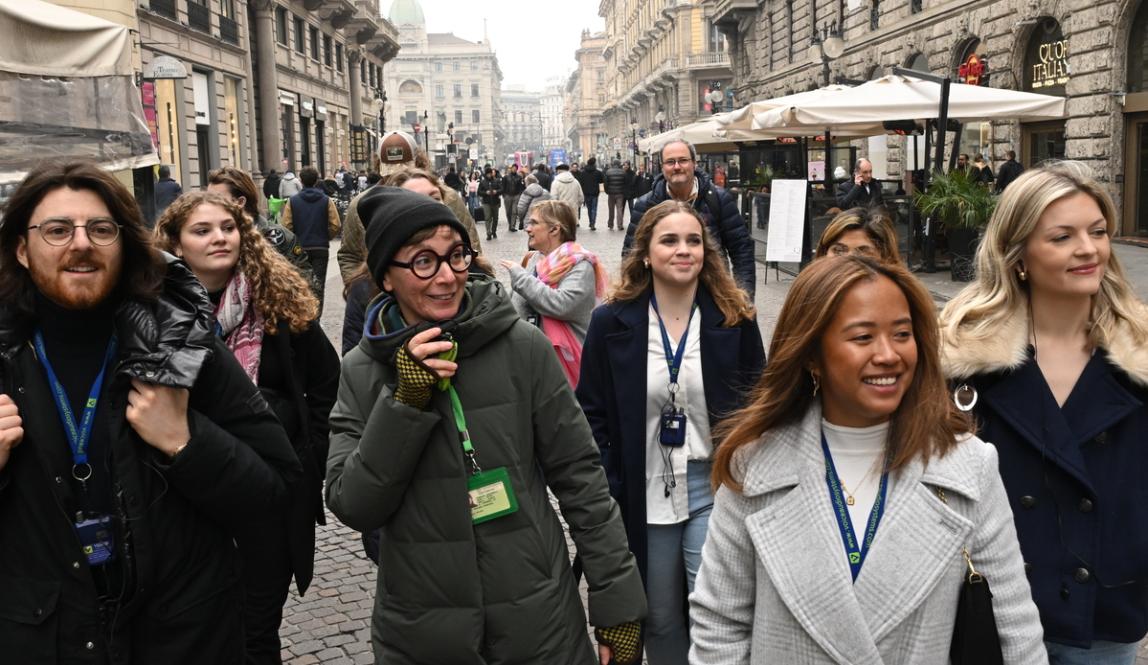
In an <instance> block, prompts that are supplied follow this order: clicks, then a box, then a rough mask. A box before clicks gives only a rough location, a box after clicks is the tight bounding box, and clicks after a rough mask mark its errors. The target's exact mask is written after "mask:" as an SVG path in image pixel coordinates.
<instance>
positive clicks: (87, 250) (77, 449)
mask: <svg viewBox="0 0 1148 665" xmlns="http://www.w3.org/2000/svg"><path fill="white" fill-rule="evenodd" d="M210 320H211V305H210V302H209V301H208V300H207V296H206V294H205V293H204V292H203V289H202V287H201V286H199V284H198V283H197V282H196V281H195V278H194V276H192V275H191V273H190V271H188V269H187V268H186V267H185V266H184V265H183V264H182V263H178V262H174V259H171V262H169V260H167V259H165V257H164V256H163V255H162V254H160V253H159V252H158V251H156V250H155V249H154V248H152V246H151V243H150V242H149V238H148V232H147V229H146V227H145V226H144V221H143V218H142V216H141V215H140V211H139V208H138V206H137V205H136V203H135V201H134V200H133V199H132V197H131V194H130V193H129V192H128V191H127V190H126V189H125V188H124V187H123V185H121V184H120V183H119V182H118V181H117V180H116V179H115V178H114V177H112V176H111V175H110V174H108V173H106V172H104V171H102V170H101V169H100V168H98V167H97V166H95V165H94V164H91V163H88V162H53V163H48V164H45V165H43V166H41V167H38V168H37V169H35V170H33V171H32V172H31V173H29V174H28V176H27V177H26V178H25V180H24V181H23V182H22V183H21V184H20V186H19V187H18V188H17V189H16V191H15V192H14V193H13V194H12V197H11V198H10V199H8V201H7V204H6V206H5V208H4V223H3V225H0V543H3V546H2V547H0V589H3V591H2V592H0V653H5V654H15V655H14V656H13V657H15V658H16V659H17V660H20V662H93V663H129V662H130V663H204V664H205V665H206V664H208V663H212V664H214V663H231V664H238V663H241V662H242V660H243V639H242V638H243V635H242V621H241V620H240V613H239V610H240V606H241V603H240V601H241V595H240V594H241V589H240V587H239V582H238V579H237V578H236V575H235V567H236V561H235V547H234V544H233V534H234V533H235V532H236V531H237V530H239V529H241V528H242V525H243V524H244V523H245V521H246V520H250V519H258V518H260V517H262V516H264V515H266V514H269V513H270V512H271V511H273V510H275V509H277V508H279V507H280V505H281V504H282V503H283V502H284V500H285V498H286V492H287V486H288V483H289V482H291V480H292V479H293V478H294V477H295V476H296V475H298V473H299V462H298V460H297V459H296V457H295V454H294V451H293V450H292V448H291V444H290V442H289V441H288V440H287V437H286V434H285V433H284V432H283V428H282V426H280V425H279V422H278V421H277V420H276V419H275V416H274V415H273V414H272V413H271V412H270V410H269V409H268V408H267V406H266V403H265V402H263V401H262V398H261V397H260V395H259V392H258V391H257V390H256V388H255V386H253V385H252V384H251V382H250V381H249V380H248V379H247V377H246V375H245V374H244V373H243V370H242V369H241V368H240V367H239V365H238V363H237V362H236V361H235V359H234V357H232V356H231V354H230V353H229V352H228V351H227V349H226V347H224V346H222V344H221V343H220V342H219V341H218V340H217V339H216V338H215V335H214V334H213V332H212V328H211V326H210Z"/></svg>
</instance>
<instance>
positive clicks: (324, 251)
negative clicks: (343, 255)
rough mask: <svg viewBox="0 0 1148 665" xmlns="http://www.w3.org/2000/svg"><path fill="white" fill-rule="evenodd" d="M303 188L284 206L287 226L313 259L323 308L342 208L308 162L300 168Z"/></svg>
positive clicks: (320, 308) (284, 224)
mask: <svg viewBox="0 0 1148 665" xmlns="http://www.w3.org/2000/svg"><path fill="white" fill-rule="evenodd" d="M299 179H300V180H301V181H302V183H303V190H302V191H300V192H299V193H298V194H296V195H295V196H292V197H291V199H290V200H288V201H287V205H286V206H284V209H283V228H285V229H287V230H289V231H293V232H295V234H296V236H297V237H298V238H299V244H301V245H303V251H304V252H306V253H307V258H309V259H310V260H311V270H312V271H313V272H314V273H315V281H316V282H317V283H318V284H319V291H318V293H317V295H318V296H319V311H320V312H321V311H323V302H324V296H325V294H326V291H327V259H328V258H329V257H330V254H331V240H332V239H334V238H335V237H336V236H338V235H339V209H338V208H337V207H335V202H334V201H333V200H331V198H330V197H329V196H327V195H326V194H325V193H323V190H322V188H320V187H319V186H318V184H319V172H318V171H316V170H315V169H314V168H312V167H310V166H304V167H303V170H302V171H300V172H299Z"/></svg>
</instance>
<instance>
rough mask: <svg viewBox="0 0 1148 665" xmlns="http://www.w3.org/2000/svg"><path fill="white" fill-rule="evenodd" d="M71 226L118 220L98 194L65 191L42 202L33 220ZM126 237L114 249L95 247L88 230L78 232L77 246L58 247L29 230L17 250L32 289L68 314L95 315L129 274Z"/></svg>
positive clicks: (33, 222) (50, 194) (31, 223)
mask: <svg viewBox="0 0 1148 665" xmlns="http://www.w3.org/2000/svg"><path fill="white" fill-rule="evenodd" d="M51 220H68V221H70V222H71V223H72V224H73V225H74V226H76V227H80V226H85V225H88V224H91V223H92V222H95V221H99V220H104V221H108V220H110V221H115V220H112V214H111V212H110V211H109V210H108V206H107V205H106V204H105V203H104V201H103V199H101V198H100V197H99V196H98V195H97V194H96V193H95V192H93V191H91V190H87V189H69V188H67V187H62V188H60V189H55V190H52V191H51V192H48V194H47V195H45V196H44V198H43V199H42V200H41V201H40V204H39V205H37V206H36V209H35V210H34V211H33V212H32V216H31V218H30V219H29V220H28V226H30V227H31V226H37V225H40V224H43V223H45V222H48V221H51ZM123 242H124V240H123V234H122V233H121V234H120V235H119V237H117V238H116V239H115V241H114V242H112V243H111V244H110V245H107V246H103V247H101V246H99V245H95V244H93V243H92V241H91V238H89V237H88V234H87V230H86V229H84V230H81V229H79V228H77V229H76V230H75V233H74V234H73V235H72V240H71V242H69V243H68V244H66V245H63V246H61V247H56V246H53V245H49V244H48V243H47V242H45V241H44V238H43V236H42V235H41V234H40V230H39V229H32V230H29V231H28V232H27V233H26V234H25V235H23V236H21V237H20V240H19V244H18V245H17V246H16V260H17V261H19V262H20V265H22V266H24V267H25V268H27V269H28V273H29V275H30V276H31V278H32V283H33V284H35V285H36V288H37V289H39V290H40V293H42V294H44V296H45V297H47V298H48V299H49V300H51V301H52V302H54V303H56V304H57V305H59V306H61V307H64V308H67V309H91V308H93V307H95V306H97V305H99V304H100V303H102V302H104V300H106V299H107V298H108V296H110V295H111V293H112V291H113V290H115V288H116V285H117V284H119V281H120V273H121V271H122V270H123V261H124V246H123Z"/></svg>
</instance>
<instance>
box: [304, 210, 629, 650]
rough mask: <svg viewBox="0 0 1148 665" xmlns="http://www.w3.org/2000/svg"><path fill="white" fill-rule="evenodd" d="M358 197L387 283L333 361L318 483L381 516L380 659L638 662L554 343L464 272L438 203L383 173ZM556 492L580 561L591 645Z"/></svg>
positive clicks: (352, 516) (619, 569)
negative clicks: (335, 391) (327, 445)
mask: <svg viewBox="0 0 1148 665" xmlns="http://www.w3.org/2000/svg"><path fill="white" fill-rule="evenodd" d="M359 213H360V215H361V216H362V217H363V219H364V220H367V246H368V247H369V250H368V254H367V256H368V258H367V263H368V265H369V267H370V271H371V275H372V277H373V278H374V281H375V283H376V284H379V285H381V287H382V289H383V291H384V293H383V294H382V295H381V296H380V297H379V298H377V299H376V300H375V301H374V302H373V303H372V305H371V308H370V310H368V313H367V326H368V327H367V330H366V333H365V334H364V336H363V338H362V340H361V341H360V343H359V346H358V347H357V348H355V349H353V350H352V351H351V352H350V353H348V354H347V356H346V358H344V360H343V376H342V378H341V385H340V388H339V396H338V400H337V401H336V404H335V408H334V409H333V410H332V412H331V418H330V423H331V454H330V458H329V460H328V463H327V483H326V497H327V506H328V507H329V508H330V509H331V511H332V512H333V513H334V514H335V515H336V516H337V517H338V518H339V519H340V520H342V521H343V522H344V523H345V524H347V525H348V526H350V527H351V528H353V529H356V530H359V531H363V532H368V531H371V530H374V529H377V528H381V529H382V537H381V542H383V543H384V544H385V546H384V547H381V548H380V551H379V557H380V559H379V571H380V574H379V583H378V588H377V596H376V598H375V609H374V616H373V630H372V643H373V645H374V649H375V658H376V661H377V662H379V663H405V662H419V663H479V662H490V663H494V662H497V663H508V664H510V663H515V664H523V665H525V664H526V663H555V664H567V663H568V664H571V665H573V664H574V663H590V662H602V663H606V662H609V660H610V658H615V659H616V661H617V662H618V663H634V662H637V661H639V660H640V653H639V649H638V635H639V632H640V629H639V624H638V622H640V621H641V620H642V618H644V616H645V613H646V606H645V599H644V598H643V595H642V588H641V579H640V577H639V575H638V571H637V567H636V566H635V564H634V557H633V555H632V554H630V552H629V550H628V549H627V547H626V536H625V531H624V527H623V524H622V519H621V515H620V513H619V511H618V509H617V506H616V505H615V503H614V502H613V500H612V499H611V498H610V495H609V489H608V487H607V485H606V477H605V475H604V474H603V473H602V468H601V466H600V462H599V454H598V451H597V449H596V448H595V447H594V445H593V440H592V436H591V433H590V430H589V428H588V427H587V425H586V419H585V417H584V416H583V415H582V412H581V410H580V409H579V408H578V403H577V401H575V399H574V395H573V392H572V391H571V389H570V387H569V385H568V384H567V381H566V379H565V377H563V375H562V370H561V368H560V367H559V364H558V359H557V358H556V357H555V356H554V351H553V349H552V348H551V346H550V342H549V341H548V340H547V339H546V338H545V336H544V335H543V334H542V333H541V331H539V330H538V329H537V328H535V327H533V326H531V325H529V324H528V323H526V322H525V321H522V320H521V319H520V318H519V317H518V314H517V313H516V312H515V311H514V307H513V306H512V305H511V304H510V298H509V296H508V295H507V294H506V291H505V289H503V288H502V287H501V286H500V285H499V284H498V283H497V282H496V281H495V280H493V279H491V278H488V277H475V276H471V277H470V278H469V279H468V269H469V267H470V265H471V263H472V262H473V259H474V251H473V250H472V249H471V247H470V244H469V241H468V239H467V235H466V229H465V228H463V227H462V225H461V224H459V222H458V220H457V219H456V218H455V216H454V215H453V214H452V213H451V212H450V210H448V209H447V208H446V207H444V206H442V205H441V204H439V203H436V202H434V201H432V200H430V199H428V198H427V197H425V196H423V195H420V194H416V193H413V192H408V191H404V190H401V189H395V188H390V187H379V188H377V189H375V190H373V191H372V192H371V193H370V194H368V195H367V196H366V197H364V199H363V200H362V201H361V202H360V210H359ZM431 295H433V296H434V297H430V296H431ZM460 434H461V436H460ZM550 492H553V495H554V496H555V497H556V499H557V501H558V504H559V506H560V507H561V509H562V513H563V515H564V516H565V517H566V520H567V522H568V523H569V525H570V534H571V536H572V538H573V540H574V544H575V547H576V549H577V551H578V552H579V554H580V555H581V558H582V560H583V561H584V562H585V572H586V577H587V579H588V580H589V588H590V591H589V596H588V600H589V605H590V608H589V616H590V622H591V624H593V625H594V626H595V627H596V631H595V632H596V635H597V637H598V642H599V646H598V660H594V653H593V647H592V645H591V642H590V640H589V639H588V636H587V632H586V612H585V610H584V609H583V607H582V603H581V600H580V598H579V593H578V584H577V581H576V580H575V578H574V576H573V575H572V574H571V573H570V558H569V556H570V551H569V549H568V545H567V541H566V536H565V533H564V531H563V528H562V524H561V523H560V522H559V520H558V516H557V514H556V512H555V510H554V508H553V507H552V505H551V503H550ZM492 499H493V500H492ZM428 608H430V609H428Z"/></svg>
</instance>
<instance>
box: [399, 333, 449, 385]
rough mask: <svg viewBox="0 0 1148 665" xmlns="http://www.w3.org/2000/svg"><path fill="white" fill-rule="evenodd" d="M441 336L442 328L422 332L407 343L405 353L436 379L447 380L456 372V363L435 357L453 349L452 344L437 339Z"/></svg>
mask: <svg viewBox="0 0 1148 665" xmlns="http://www.w3.org/2000/svg"><path fill="white" fill-rule="evenodd" d="M441 336H442V328H438V327H435V328H430V329H429V330H424V331H422V332H421V333H419V334H417V335H415V336H414V337H412V338H410V340H409V341H408V342H407V353H409V354H410V356H411V358H413V359H415V360H417V361H419V362H421V363H422V364H423V365H425V366H426V368H427V369H429V370H430V371H432V372H434V374H435V377H436V378H438V379H449V378H450V377H452V376H454V373H455V372H457V371H458V363H455V362H451V361H450V360H443V359H442V358H436V357H435V356H437V355H439V354H441V353H446V352H447V351H450V350H451V349H452V348H453V347H454V342H448V341H443V340H438V339H437V338H438V337H441ZM436 340H437V341H436Z"/></svg>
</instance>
